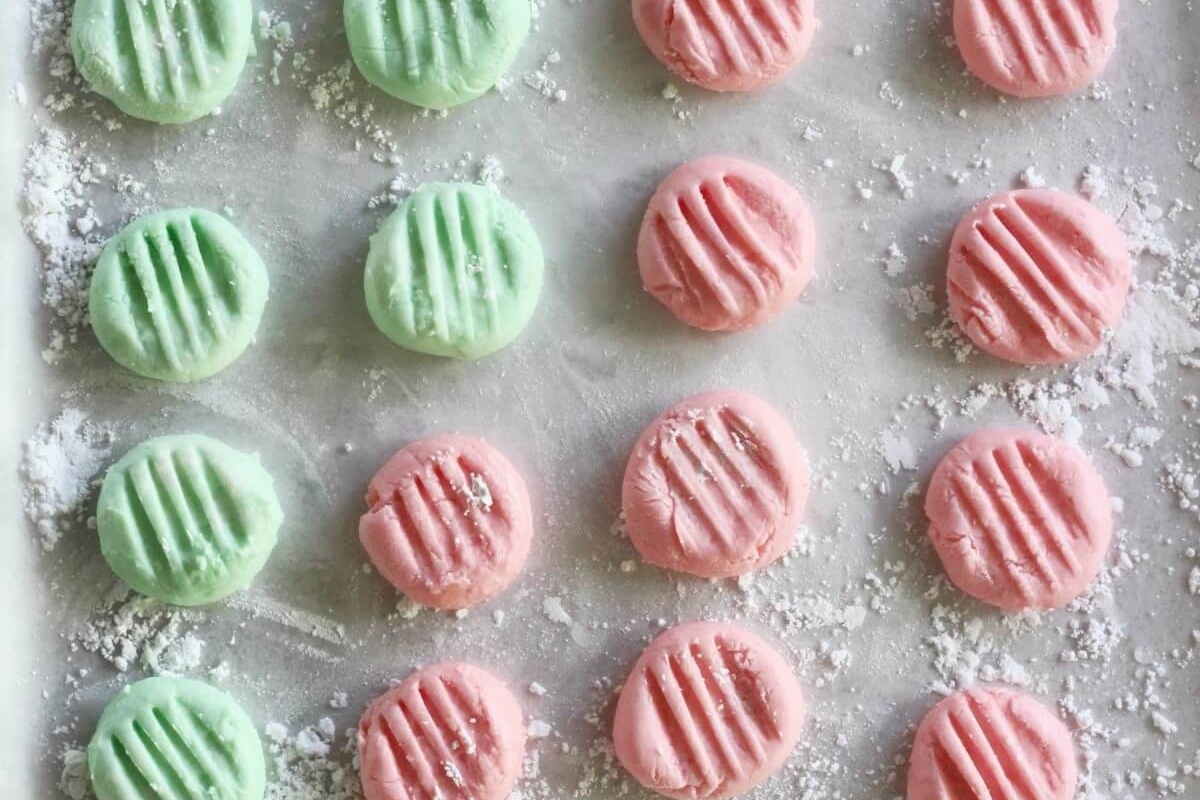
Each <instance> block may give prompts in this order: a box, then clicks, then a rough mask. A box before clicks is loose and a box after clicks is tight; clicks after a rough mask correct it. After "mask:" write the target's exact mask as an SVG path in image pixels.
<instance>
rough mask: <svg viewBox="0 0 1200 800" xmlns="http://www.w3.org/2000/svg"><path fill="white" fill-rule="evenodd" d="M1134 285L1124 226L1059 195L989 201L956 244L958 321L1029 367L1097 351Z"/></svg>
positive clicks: (993, 349)
mask: <svg viewBox="0 0 1200 800" xmlns="http://www.w3.org/2000/svg"><path fill="white" fill-rule="evenodd" d="M1130 280H1131V262H1130V257H1129V252H1128V249H1127V248H1126V245H1125V238H1124V236H1122V235H1121V231H1120V229H1119V228H1118V227H1117V224H1116V222H1115V221H1114V220H1113V219H1112V218H1111V217H1109V216H1108V215H1107V214H1105V213H1104V212H1102V211H1100V210H1099V209H1098V208H1096V207H1095V206H1093V205H1092V204H1091V203H1089V202H1087V201H1086V200H1082V199H1080V198H1078V197H1075V196H1073V195H1069V194H1065V193H1063V192H1057V191H1053V190H1050V189H1022V190H1019V191H1013V192H1003V193H1001V194H997V195H994V196H992V197H989V198H988V199H987V200H985V201H983V202H982V203H980V204H979V205H978V206H976V207H975V208H974V209H972V210H971V212H970V213H969V214H967V215H966V216H965V217H963V219H962V221H961V222H959V224H958V228H957V229H956V230H955V232H954V239H953V240H952V241H951V243H950V262H949V268H948V270H947V283H948V287H947V289H948V292H949V297H950V313H951V315H952V316H953V317H954V319H955V321H956V322H957V323H958V325H959V327H960V328H962V330H963V332H964V333H966V335H967V336H968V337H969V338H970V339H971V341H972V342H974V343H975V344H976V345H978V346H979V348H980V349H981V350H984V351H986V352H988V353H991V354H992V355H994V356H998V357H1000V358H1004V359H1007V360H1009V361H1016V362H1018V363H1021V364H1065V363H1067V362H1070V361H1073V360H1075V359H1078V358H1081V357H1083V356H1086V355H1088V354H1090V353H1092V352H1094V351H1095V350H1096V349H1097V348H1098V347H1099V346H1100V344H1101V343H1102V341H1103V335H1104V330H1105V328H1108V327H1111V326H1112V325H1115V324H1116V323H1117V321H1118V320H1120V318H1121V313H1122V312H1123V311H1124V308H1125V299H1126V296H1127V295H1128V293H1129V284H1130Z"/></svg>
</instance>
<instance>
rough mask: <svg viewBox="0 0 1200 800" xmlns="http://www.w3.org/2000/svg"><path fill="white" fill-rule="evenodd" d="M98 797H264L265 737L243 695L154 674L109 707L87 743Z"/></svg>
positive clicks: (239, 799) (149, 799) (254, 799)
mask: <svg viewBox="0 0 1200 800" xmlns="http://www.w3.org/2000/svg"><path fill="white" fill-rule="evenodd" d="M87 760H88V771H89V772H90V773H91V779H92V791H93V792H95V794H96V797H97V800H262V798H263V795H264V794H265V793H266V782H267V769H266V761H265V759H264V757H263V747H262V740H261V739H259V738H258V733H257V732H256V730H255V726H254V723H253V722H251V721H250V718H249V717H248V716H246V712H244V711H242V709H241V707H239V706H238V704H237V702H235V701H234V700H233V698H231V697H229V695H227V694H225V693H224V692H221V691H219V690H218V689H214V688H213V687H211V686H209V685H208V684H206V683H201V682H200V681H193V680H186V679H183V678H147V679H145V680H142V681H138V682H137V683H134V684H131V685H129V686H126V687H125V688H124V689H122V690H121V691H120V692H119V693H118V694H117V696H116V697H114V698H113V699H112V701H111V702H110V703H109V704H108V706H107V707H106V708H105V709H104V713H103V714H101V715H100V721H99V723H97V725H96V733H95V734H94V735H93V736H92V741H91V742H90V743H89V744H88V749H87Z"/></svg>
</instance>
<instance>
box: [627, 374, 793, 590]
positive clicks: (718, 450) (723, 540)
mask: <svg viewBox="0 0 1200 800" xmlns="http://www.w3.org/2000/svg"><path fill="white" fill-rule="evenodd" d="M808 479H809V470H808V461H807V459H806V458H805V456H804V451H803V450H802V449H801V447H800V443H799V442H798V441H797V440H796V435H795V433H793V432H792V429H791V426H790V425H789V424H788V422H787V420H785V419H784V418H783V417H782V416H781V415H780V414H779V412H777V411H776V410H775V409H773V408H771V406H770V405H768V404H767V403H766V402H764V401H763V400H760V399H759V398H757V397H754V396H753V395H749V394H746V393H744V392H736V391H729V390H725V391H718V392H708V393H706V394H701V395H697V396H695V397H690V398H688V399H687V400H684V401H682V402H680V403H677V404H676V405H674V406H672V407H671V408H669V409H668V410H667V411H666V412H664V413H663V415H662V416H660V417H659V418H658V419H656V420H655V421H654V422H653V423H651V424H650V426H649V427H647V428H646V430H645V431H644V432H643V433H642V435H641V437H640V438H639V440H638V442H637V444H636V445H635V446H634V448H633V452H632V453H631V454H630V456H629V462H628V464H627V466H626V468H625V479H624V481H623V483H622V488H621V506H622V510H623V511H624V513H625V526H626V528H627V530H628V531H629V538H630V541H632V542H633V544H634V546H635V547H636V548H637V549H638V552H639V553H641V554H642V557H643V558H645V559H646V560H647V561H649V562H650V563H652V564H656V565H658V566H661V567H665V568H667V569H674V570H679V571H681V572H687V573H690V574H692V575H699V576H702V577H706V578H728V577H733V576H736V575H742V574H745V573H747V572H750V571H751V570H754V569H758V568H760V567H764V566H766V565H767V564H769V563H771V562H772V561H774V560H775V559H777V558H779V557H780V556H781V555H783V553H784V552H785V551H786V550H787V549H788V547H789V546H791V543H792V540H793V539H794V537H795V532H796V527H797V526H798V525H799V522H800V517H801V515H802V514H803V512H804V505H805V501H806V499H807V497H808Z"/></svg>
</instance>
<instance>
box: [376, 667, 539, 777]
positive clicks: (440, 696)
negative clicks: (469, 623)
mask: <svg viewBox="0 0 1200 800" xmlns="http://www.w3.org/2000/svg"><path fill="white" fill-rule="evenodd" d="M358 752H359V755H360V757H361V759H362V760H361V766H360V770H361V776H362V787H363V794H364V795H365V796H366V800H504V799H505V798H506V797H508V795H509V792H510V791H512V788H513V785H514V784H515V783H516V781H517V777H518V776H519V775H520V773H521V762H522V760H523V759H524V752H525V725H524V723H523V721H522V717H521V708H520V706H519V705H517V700H516V698H514V697H513V695H512V692H510V691H509V690H508V687H507V686H505V685H504V684H503V683H502V682H501V681H500V680H499V679H497V678H496V677H495V676H493V675H491V674H490V673H487V672H485V671H484V670H482V669H479V668H478V667H473V666H471V665H469V664H460V663H446V664H437V665H435V666H432V667H426V668H424V669H422V670H419V671H417V672H415V673H413V674H412V675H410V676H409V677H408V678H407V679H405V680H404V681H403V682H402V683H400V684H399V685H398V686H396V687H395V688H393V689H392V690H391V691H389V692H387V693H386V694H384V695H382V696H380V697H379V698H377V699H376V700H375V701H374V702H373V703H371V705H370V707H369V708H368V709H367V711H366V713H365V714H363V718H362V722H360V723H359V728H358Z"/></svg>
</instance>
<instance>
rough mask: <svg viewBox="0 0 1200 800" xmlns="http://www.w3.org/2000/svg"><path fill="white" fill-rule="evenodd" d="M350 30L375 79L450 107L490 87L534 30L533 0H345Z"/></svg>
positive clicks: (418, 100)
mask: <svg viewBox="0 0 1200 800" xmlns="http://www.w3.org/2000/svg"><path fill="white" fill-rule="evenodd" d="M343 16H344V20H345V24H346V37H347V38H348V39H349V40H350V53H351V55H352V56H353V57H354V63H355V64H357V65H358V69H359V71H360V72H362V74H363V76H364V77H366V79H367V80H368V81H370V82H371V83H373V84H375V85H376V86H378V87H379V88H380V89H382V90H383V91H385V92H387V93H388V94H390V95H392V96H393V97H398V98H400V99H401V100H404V101H405V102H408V103H412V104H414V105H418V106H424V107H425V108H438V109H441V108H450V107H451V106H457V105H461V104H463V103H466V102H468V101H470V100H474V99H475V98H476V97H479V96H480V95H482V94H484V93H485V92H487V90H488V89H490V88H492V86H494V85H495V83H496V81H497V80H498V79H499V78H500V76H501V75H503V74H504V72H505V70H507V69H508V68H509V66H511V65H512V62H513V59H514V58H515V57H516V55H517V51H518V50H519V49H520V48H521V44H522V42H524V41H525V37H526V36H528V35H529V25H530V20H531V16H532V14H531V11H530V5H529V0H345V5H344V6H343Z"/></svg>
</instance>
